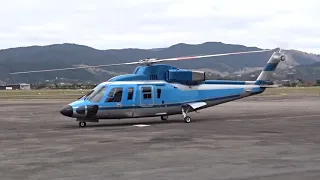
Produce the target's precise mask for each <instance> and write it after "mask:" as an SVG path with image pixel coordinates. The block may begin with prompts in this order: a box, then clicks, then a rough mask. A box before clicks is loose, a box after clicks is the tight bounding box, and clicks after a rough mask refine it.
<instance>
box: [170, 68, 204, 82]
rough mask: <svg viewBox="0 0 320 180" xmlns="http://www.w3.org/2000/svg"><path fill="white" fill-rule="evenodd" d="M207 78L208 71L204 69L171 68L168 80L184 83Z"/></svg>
mask: <svg viewBox="0 0 320 180" xmlns="http://www.w3.org/2000/svg"><path fill="white" fill-rule="evenodd" d="M205 80H206V73H205V72H203V71H195V70H184V69H170V70H168V73H167V81H169V82H179V83H183V84H195V83H199V82H202V81H205Z"/></svg>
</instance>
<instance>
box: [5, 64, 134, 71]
mask: <svg viewBox="0 0 320 180" xmlns="http://www.w3.org/2000/svg"><path fill="white" fill-rule="evenodd" d="M139 63H140V62H130V63H119V64H106V65H97V66H83V67H73V68H60V69H46V70H38V71H23V72H14V73H10V74H27V73H36V72H51V71H64V70H73V69H88V68H96V67H108V66H120V65H130V64H139Z"/></svg>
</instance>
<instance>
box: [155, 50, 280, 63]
mask: <svg viewBox="0 0 320 180" xmlns="http://www.w3.org/2000/svg"><path fill="white" fill-rule="evenodd" d="M273 50H274V49H267V50H259V51H245V52H233V53H224V54H209V55H201V56H183V57H176V58H167V59H158V60H156V61H158V62H163V61H177V60H189V59H200V58H208V57H219V56H229V55H236V54H252V53H258V52H267V51H273Z"/></svg>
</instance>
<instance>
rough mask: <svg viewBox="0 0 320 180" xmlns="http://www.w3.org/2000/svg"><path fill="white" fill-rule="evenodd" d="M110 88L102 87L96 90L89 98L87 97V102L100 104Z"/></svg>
mask: <svg viewBox="0 0 320 180" xmlns="http://www.w3.org/2000/svg"><path fill="white" fill-rule="evenodd" d="M107 89H108V86H101V87H99V88H97V89H95V90H94V91H93V92H92V93H91V94H90V95H89V96H87V98H86V99H87V100H89V101H90V102H94V103H98V102H100V101H101V99H102V97H103V96H104V94H105V93H106V91H107Z"/></svg>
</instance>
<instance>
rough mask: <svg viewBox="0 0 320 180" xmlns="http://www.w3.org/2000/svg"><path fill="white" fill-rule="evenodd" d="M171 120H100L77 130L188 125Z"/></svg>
mask: <svg viewBox="0 0 320 180" xmlns="http://www.w3.org/2000/svg"><path fill="white" fill-rule="evenodd" d="M171 118H172V119H170V117H169V119H168V120H165V121H162V120H155V119H150V120H146V119H143V120H140V119H139V118H137V119H126V120H116V119H114V120H109V122H108V120H100V122H99V123H95V122H93V123H87V126H86V127H85V128H79V129H87V128H99V127H132V126H135V125H149V126H151V125H165V124H185V125H189V123H184V121H183V120H182V119H181V118H179V117H176V118H173V117H171ZM227 119H228V118H225V117H217V118H214V119H209V118H208V117H198V118H194V117H193V121H192V122H191V123H190V125H191V124H193V123H201V122H208V121H225V120H227ZM133 121H134V122H133ZM63 128H66V129H74V128H78V124H74V125H64V126H63ZM107 130H113V129H110V128H107ZM114 130H118V128H116V129H114Z"/></svg>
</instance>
